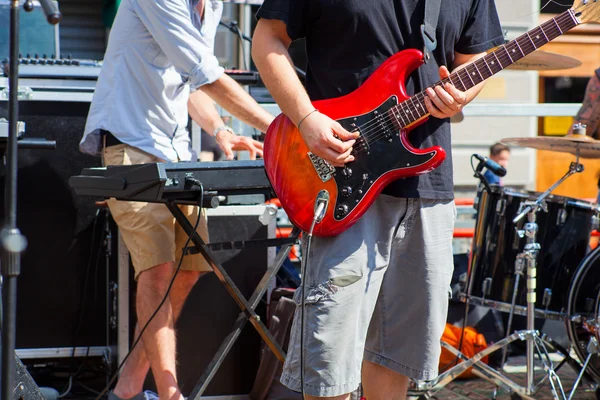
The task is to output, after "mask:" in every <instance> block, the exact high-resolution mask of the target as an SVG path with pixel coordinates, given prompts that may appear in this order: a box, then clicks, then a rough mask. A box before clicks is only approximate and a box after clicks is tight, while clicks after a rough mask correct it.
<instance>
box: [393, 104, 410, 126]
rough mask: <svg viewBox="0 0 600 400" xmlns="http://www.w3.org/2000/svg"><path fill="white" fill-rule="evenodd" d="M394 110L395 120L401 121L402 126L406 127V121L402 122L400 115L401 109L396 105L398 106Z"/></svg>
mask: <svg viewBox="0 0 600 400" xmlns="http://www.w3.org/2000/svg"><path fill="white" fill-rule="evenodd" d="M394 109H395V110H396V112H395V113H394V114H395V115H396V119H401V120H402V126H406V125H408V124H407V123H406V121H404V117H403V116H402V114H401V113H400V112H401V111H402V108H400V106H399V105H398V106H396V107H394Z"/></svg>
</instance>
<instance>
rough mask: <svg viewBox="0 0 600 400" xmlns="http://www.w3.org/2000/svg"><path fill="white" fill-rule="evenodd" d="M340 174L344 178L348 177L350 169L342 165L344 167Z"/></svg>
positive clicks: (350, 172)
mask: <svg viewBox="0 0 600 400" xmlns="http://www.w3.org/2000/svg"><path fill="white" fill-rule="evenodd" d="M342 175H343V176H344V178H346V179H347V178H350V177H351V176H352V169H351V168H348V167H344V169H342Z"/></svg>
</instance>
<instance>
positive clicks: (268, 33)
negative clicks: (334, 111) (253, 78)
mask: <svg viewBox="0 0 600 400" xmlns="http://www.w3.org/2000/svg"><path fill="white" fill-rule="evenodd" d="M291 42H292V40H291V39H290V37H289V36H288V34H287V29H286V26H285V24H284V23H283V22H282V21H279V20H268V19H264V18H263V19H260V20H259V21H258V24H257V26H256V29H255V31H254V40H253V45H252V57H253V59H254V62H255V63H256V66H257V67H258V70H259V72H260V75H261V77H262V78H263V81H264V82H265V85H266V86H267V89H269V92H270V93H271V95H272V96H273V98H274V99H275V101H276V102H277V104H278V105H279V108H280V109H281V110H282V111H283V113H284V114H285V115H286V116H287V117H288V118H289V119H290V120H291V121H292V122H293V123H294V124H295V125H296V126H298V129H299V130H300V133H301V135H302V138H303V139H304V142H305V143H306V145H307V146H308V148H309V149H310V151H311V152H312V153H313V154H315V155H317V156H319V157H322V158H324V159H325V160H327V161H329V162H330V163H331V164H333V165H336V166H342V165H344V163H346V162H350V161H352V160H354V156H352V155H350V153H351V152H352V145H353V144H354V140H353V139H355V138H356V137H357V136H358V134H355V133H350V132H348V131H346V130H345V129H344V128H343V127H342V126H341V125H340V124H339V123H338V122H337V121H334V120H332V119H331V118H329V117H327V116H326V115H323V114H321V113H319V112H315V108H314V107H313V105H312V103H311V101H310V98H309V97H308V94H307V93H306V90H305V89H304V86H303V85H302V83H301V82H300V80H299V79H298V76H297V75H296V71H295V69H294V65H293V63H292V59H291V57H290V54H289V52H288V48H289V46H290V43H291Z"/></svg>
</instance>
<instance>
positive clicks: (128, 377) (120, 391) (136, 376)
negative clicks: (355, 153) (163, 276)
mask: <svg viewBox="0 0 600 400" xmlns="http://www.w3.org/2000/svg"><path fill="white" fill-rule="evenodd" d="M167 264H170V268H171V275H170V276H169V278H168V280H167V281H166V287H168V283H169V282H170V281H171V279H172V274H173V271H174V270H173V266H174V263H167ZM162 265H165V264H162ZM157 267H158V266H157ZM202 274H203V272H196V271H179V273H178V274H177V278H175V282H174V283H173V287H172V289H171V292H170V293H169V300H170V303H171V304H170V305H171V309H172V314H173V317H174V320H175V321H177V319H178V318H179V315H180V314H181V309H182V308H183V305H184V303H185V299H186V298H187V297H188V295H189V293H190V291H191V290H192V288H193V287H194V285H195V284H196V282H197V281H198V278H199V277H200V276H201V275H202ZM141 275H142V274H140V277H141ZM139 284H140V282H139V280H138V285H139ZM165 290H166V289H165ZM138 296H140V293H139V290H138ZM163 297H164V293H163V294H162V295H161V296H160V300H162V298H163ZM160 300H159V301H160ZM166 303H168V302H165V304H164V305H163V308H164V307H166ZM158 304H159V303H157V305H158ZM151 312H154V310H152V311H151ZM138 314H139V311H138ZM150 315H152V314H150ZM144 324H145V322H144ZM146 331H148V329H147V330H146ZM139 333H140V324H139V323H138V324H137V325H136V329H135V337H136V338H137V337H138V336H139ZM149 369H150V362H149V360H148V357H147V355H146V351H145V346H144V345H141V344H138V346H136V347H135V349H133V352H132V353H131V355H130V356H129V358H128V359H127V362H126V363H125V365H124V367H123V370H122V371H121V374H120V376H119V380H118V382H117V385H116V387H115V389H114V393H115V395H117V396H118V397H120V398H122V399H128V398H131V397H133V396H135V395H136V394H138V393H140V392H141V391H142V389H143V385H144V381H145V379H146V375H147V374H148V370H149Z"/></svg>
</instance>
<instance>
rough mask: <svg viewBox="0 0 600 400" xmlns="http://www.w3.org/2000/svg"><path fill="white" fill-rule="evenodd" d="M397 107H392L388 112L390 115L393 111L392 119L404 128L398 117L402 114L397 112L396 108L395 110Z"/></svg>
mask: <svg viewBox="0 0 600 400" xmlns="http://www.w3.org/2000/svg"><path fill="white" fill-rule="evenodd" d="M395 108H396V107H392V108H390V109H389V110H388V111H387V114H388V116H389V114H390V113H391V114H392V117H393V119H392V121H396V125H397V127H398V128H402V125H401V124H400V119H399V118H398V117H399V116H400V114H396V110H395Z"/></svg>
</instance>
